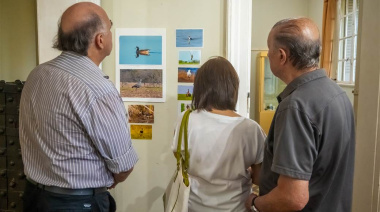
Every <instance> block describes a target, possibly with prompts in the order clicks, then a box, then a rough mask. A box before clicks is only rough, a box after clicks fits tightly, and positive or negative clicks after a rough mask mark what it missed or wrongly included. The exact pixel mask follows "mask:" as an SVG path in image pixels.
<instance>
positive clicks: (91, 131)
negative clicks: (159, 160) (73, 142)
mask: <svg viewBox="0 0 380 212" xmlns="http://www.w3.org/2000/svg"><path fill="white" fill-rule="evenodd" d="M82 121H83V124H84V127H85V128H86V130H87V132H88V135H89V136H90V138H91V140H92V142H93V144H94V146H95V147H96V149H97V150H98V151H99V153H100V155H101V156H102V157H103V158H104V161H105V163H106V166H107V168H108V169H109V170H110V171H111V172H112V173H116V174H117V173H120V172H125V171H128V170H130V169H131V168H132V167H133V166H134V165H135V164H136V162H137V160H138V157H137V154H136V152H135V150H134V148H133V146H132V142H131V134H130V129H129V124H128V119H127V113H126V110H125V107H124V105H123V103H122V101H121V99H120V97H119V95H118V94H116V93H109V94H106V95H104V96H102V97H99V98H98V99H96V100H95V101H94V102H93V103H92V104H91V106H90V107H89V109H88V111H87V113H86V114H85V115H84V116H83V117H82Z"/></svg>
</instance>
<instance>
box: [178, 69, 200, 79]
mask: <svg viewBox="0 0 380 212" xmlns="http://www.w3.org/2000/svg"><path fill="white" fill-rule="evenodd" d="M197 71H198V68H190V67H179V68H178V82H194V79H195V75H196V74H197Z"/></svg>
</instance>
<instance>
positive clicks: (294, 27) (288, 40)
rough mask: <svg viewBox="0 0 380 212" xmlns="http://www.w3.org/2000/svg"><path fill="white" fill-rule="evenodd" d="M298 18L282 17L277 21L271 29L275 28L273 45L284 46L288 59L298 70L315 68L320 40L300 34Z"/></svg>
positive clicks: (319, 49) (319, 52) (317, 63)
mask: <svg viewBox="0 0 380 212" xmlns="http://www.w3.org/2000/svg"><path fill="white" fill-rule="evenodd" d="M299 21H300V19H284V20H281V21H279V22H277V23H276V24H275V25H274V26H273V28H272V29H275V28H276V33H275V34H274V41H275V46H277V47H284V48H285V49H287V50H288V51H289V60H290V61H291V62H292V65H293V66H294V67H295V68H297V69H298V70H304V69H306V68H312V67H313V68H317V67H318V66H319V56H320V54H321V41H320V38H319V35H318V39H312V38H308V37H305V36H303V35H302V29H301V28H300V26H299V24H297V22H299Z"/></svg>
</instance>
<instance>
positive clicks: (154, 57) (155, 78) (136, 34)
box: [115, 28, 166, 102]
mask: <svg viewBox="0 0 380 212" xmlns="http://www.w3.org/2000/svg"><path fill="white" fill-rule="evenodd" d="M115 54H116V55H115V62H116V88H117V89H118V91H119V92H120V96H121V97H122V99H123V101H134V102H165V100H166V29H164V28H117V29H116V33H115Z"/></svg>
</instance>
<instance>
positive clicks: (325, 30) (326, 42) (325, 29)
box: [321, 0, 337, 77]
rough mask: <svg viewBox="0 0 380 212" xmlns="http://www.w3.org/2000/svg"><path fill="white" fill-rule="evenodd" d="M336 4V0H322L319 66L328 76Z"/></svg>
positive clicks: (329, 74)
mask: <svg viewBox="0 0 380 212" xmlns="http://www.w3.org/2000/svg"><path fill="white" fill-rule="evenodd" d="M336 6H337V0H324V4H323V26H322V54H321V67H322V68H324V69H325V70H326V73H327V76H329V77H330V76H331V64H332V53H333V39H334V31H335V21H336V18H337V10H336Z"/></svg>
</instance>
